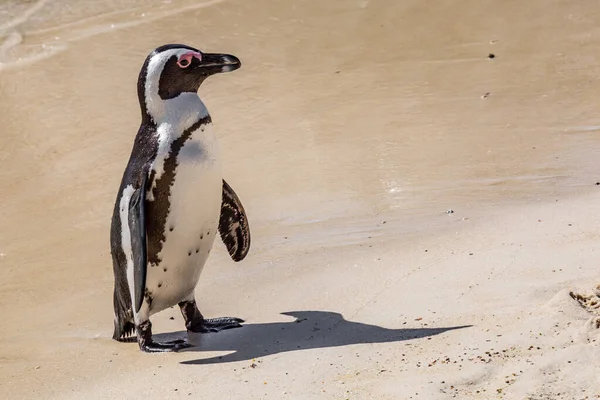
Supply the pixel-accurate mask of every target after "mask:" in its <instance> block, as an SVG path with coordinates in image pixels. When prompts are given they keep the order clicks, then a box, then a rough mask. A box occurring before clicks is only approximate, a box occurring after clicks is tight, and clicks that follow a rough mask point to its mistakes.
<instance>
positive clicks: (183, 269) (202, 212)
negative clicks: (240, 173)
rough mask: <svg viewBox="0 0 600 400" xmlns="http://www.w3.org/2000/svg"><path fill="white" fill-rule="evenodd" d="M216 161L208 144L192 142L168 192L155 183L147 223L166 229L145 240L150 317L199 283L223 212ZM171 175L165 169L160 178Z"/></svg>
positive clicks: (182, 155)
mask: <svg viewBox="0 0 600 400" xmlns="http://www.w3.org/2000/svg"><path fill="white" fill-rule="evenodd" d="M171 155H172V153H171ZM216 156H217V154H216V148H215V146H214V143H213V142H212V141H210V140H206V138H194V136H192V138H191V139H190V140H188V141H186V142H185V144H184V145H183V146H182V147H181V149H180V151H179V153H178V154H177V163H176V167H175V169H174V171H173V175H172V182H171V186H170V187H169V188H168V190H162V191H161V189H162V188H161V187H160V182H157V186H156V188H155V190H154V192H155V193H156V196H155V198H154V199H153V202H150V203H149V204H152V203H156V206H155V207H152V206H151V207H149V211H150V215H148V217H149V219H151V220H154V219H156V220H158V221H159V222H164V226H162V227H161V230H160V231H157V230H155V232H153V233H154V234H155V236H156V237H149V246H148V252H149V254H148V261H149V265H148V270H147V277H146V293H147V295H146V297H147V298H146V301H147V302H148V303H149V309H150V312H151V313H155V312H158V311H161V310H163V309H165V308H167V307H171V306H173V305H175V304H177V303H178V302H180V301H182V300H185V299H187V298H189V297H190V296H192V295H193V292H194V289H195V287H196V284H197V283H198V279H199V278H200V274H201V272H202V269H203V267H204V264H205V262H206V260H207V258H208V255H209V253H210V250H211V248H212V246H213V243H214V240H215V237H216V235H217V228H218V222H219V217H220V212H221V201H222V185H223V184H222V174H221V166H220V163H219V160H218V157H216ZM170 173H171V171H169V170H168V168H165V170H164V172H163V176H164V175H165V174H170ZM152 211H155V213H156V215H152ZM159 225H162V224H160V223H159ZM149 236H150V235H149ZM151 243H155V244H157V245H155V246H151ZM153 251H154V254H153Z"/></svg>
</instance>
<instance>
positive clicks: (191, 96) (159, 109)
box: [145, 49, 208, 201]
mask: <svg viewBox="0 0 600 400" xmlns="http://www.w3.org/2000/svg"><path fill="white" fill-rule="evenodd" d="M188 53H190V50H189V49H172V50H167V51H164V52H162V53H158V54H156V55H155V56H153V57H152V58H151V59H150V62H149V63H148V72H147V73H146V86H145V100H146V108H147V110H148V113H149V114H150V116H151V117H152V118H153V120H154V123H155V124H156V126H157V136H158V153H157V156H156V159H155V160H154V162H153V164H152V166H151V168H152V169H153V170H154V171H155V174H156V175H155V179H154V182H152V186H151V187H149V189H148V193H146V200H147V201H154V196H153V194H152V189H153V188H154V186H155V182H156V181H157V180H158V179H160V177H161V176H162V174H163V172H164V161H165V158H167V157H168V156H169V150H170V148H171V144H172V143H173V141H174V140H175V139H177V138H178V137H179V136H181V135H182V134H183V132H184V131H185V130H186V129H188V128H189V127H191V126H192V125H193V124H194V123H196V122H197V121H198V120H200V119H201V118H205V117H207V116H208V110H207V109H206V106H205V105H204V103H202V100H200V97H199V96H198V94H197V93H188V92H186V93H181V94H180V95H179V96H177V97H175V98H173V99H168V100H163V99H161V97H160V95H159V94H158V89H159V81H160V75H161V73H162V70H163V68H164V66H165V64H166V62H167V61H168V60H169V59H170V58H171V57H173V56H177V57H180V56H182V55H185V54H188Z"/></svg>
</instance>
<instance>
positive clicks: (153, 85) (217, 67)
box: [138, 44, 241, 117]
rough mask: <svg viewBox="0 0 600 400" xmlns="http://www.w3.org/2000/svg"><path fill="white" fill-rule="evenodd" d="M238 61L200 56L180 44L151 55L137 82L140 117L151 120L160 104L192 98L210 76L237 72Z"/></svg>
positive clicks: (234, 58) (221, 57) (200, 53)
mask: <svg viewBox="0 0 600 400" xmlns="http://www.w3.org/2000/svg"><path fill="white" fill-rule="evenodd" d="M240 66H241V62H240V60H239V59H238V58H237V57H235V56H232V55H230V54H217V53H203V52H201V51H200V50H197V49H195V48H193V47H190V46H186V45H183V44H168V45H164V46H160V47H158V48H156V49H154V51H152V52H151V53H150V54H149V55H148V57H146V61H145V62H144V65H143V66H142V70H141V71H140V75H139V78H138V97H139V99H140V105H141V107H142V114H143V115H144V114H146V115H148V114H149V115H150V116H152V117H153V116H154V114H155V113H154V112H153V109H154V110H155V111H157V112H158V109H160V108H162V107H160V104H161V103H163V102H166V101H169V100H170V99H175V98H178V97H179V96H181V95H186V94H193V95H196V92H197V91H198V88H199V87H200V85H201V84H202V82H203V81H204V80H205V79H206V78H208V77H209V76H211V75H214V74H218V73H221V72H230V71H234V70H236V69H238V68H240Z"/></svg>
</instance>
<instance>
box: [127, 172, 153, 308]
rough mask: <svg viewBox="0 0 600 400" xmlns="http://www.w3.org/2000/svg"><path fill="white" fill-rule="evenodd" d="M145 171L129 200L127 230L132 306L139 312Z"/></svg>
mask: <svg viewBox="0 0 600 400" xmlns="http://www.w3.org/2000/svg"><path fill="white" fill-rule="evenodd" d="M147 180H148V177H147V173H146V172H145V171H144V172H143V174H142V181H141V184H140V187H139V188H138V189H136V190H135V191H134V192H133V194H132V195H131V199H130V200H129V221H128V222H129V232H131V254H132V258H133V282H134V297H135V299H134V303H135V304H134V306H135V312H136V313H137V312H139V311H140V308H141V307H142V301H143V300H144V291H145V289H146V268H147V264H148V260H147V256H146V219H145V215H146V209H145V204H146V185H147Z"/></svg>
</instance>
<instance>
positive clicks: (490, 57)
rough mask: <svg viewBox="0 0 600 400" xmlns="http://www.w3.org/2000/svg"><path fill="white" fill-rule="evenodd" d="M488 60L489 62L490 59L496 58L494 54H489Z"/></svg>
mask: <svg viewBox="0 0 600 400" xmlns="http://www.w3.org/2000/svg"><path fill="white" fill-rule="evenodd" d="M488 58H489V59H490V60H491V59H492V58H496V55H495V54H494V53H490V54H489V55H488Z"/></svg>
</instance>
